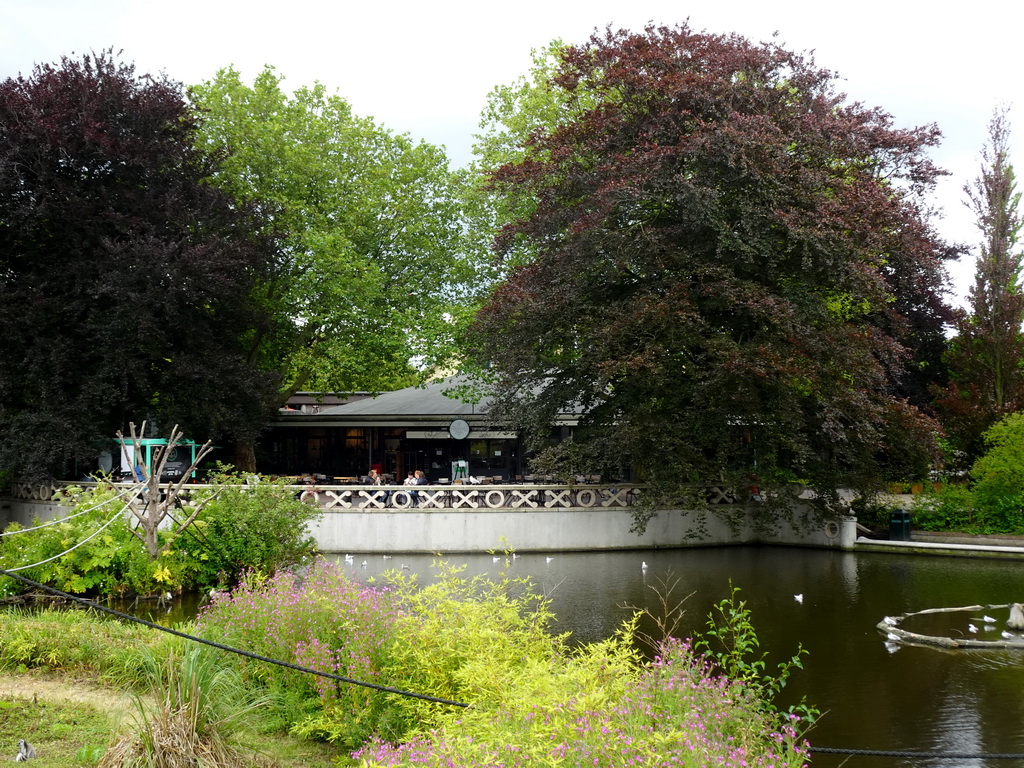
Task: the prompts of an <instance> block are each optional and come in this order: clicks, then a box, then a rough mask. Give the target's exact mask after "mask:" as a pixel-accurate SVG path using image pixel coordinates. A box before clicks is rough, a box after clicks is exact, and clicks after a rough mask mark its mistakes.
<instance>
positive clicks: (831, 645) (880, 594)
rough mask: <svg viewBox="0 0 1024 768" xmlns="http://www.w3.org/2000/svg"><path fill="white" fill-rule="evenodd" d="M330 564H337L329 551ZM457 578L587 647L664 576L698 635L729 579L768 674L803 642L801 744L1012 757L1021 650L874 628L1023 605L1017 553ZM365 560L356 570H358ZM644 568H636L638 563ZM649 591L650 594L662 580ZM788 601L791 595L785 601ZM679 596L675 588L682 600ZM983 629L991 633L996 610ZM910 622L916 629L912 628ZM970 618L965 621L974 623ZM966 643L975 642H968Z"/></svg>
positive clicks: (945, 623)
mask: <svg viewBox="0 0 1024 768" xmlns="http://www.w3.org/2000/svg"><path fill="white" fill-rule="evenodd" d="M336 559H337V561H338V562H339V563H340V564H342V565H346V564H345V562H344V559H343V557H342V556H340V555H339V556H338V557H337V558H336ZM445 559H446V560H447V561H448V562H449V563H451V564H455V565H460V564H465V565H466V574H467V575H468V576H474V575H477V574H489V575H492V576H501V575H503V574H508V575H510V576H517V577H528V578H530V579H531V580H532V581H533V583H534V584H535V586H536V588H537V589H538V590H539V591H540V592H541V593H542V594H544V595H546V596H548V597H549V598H550V600H551V606H552V609H553V611H554V613H555V615H556V617H557V622H556V625H555V629H556V630H558V631H569V632H571V633H572V638H573V640H574V642H577V643H585V642H591V641H595V640H600V639H603V638H605V637H607V636H609V635H610V634H611V633H612V632H614V631H615V630H616V628H617V627H618V626H619V625H620V624H621V622H622V621H623V620H624V619H626V618H627V617H628V616H630V614H631V610H630V608H629V607H627V606H640V607H646V608H648V609H649V610H652V611H654V610H656V609H657V605H658V602H659V598H658V594H657V592H656V591H655V589H654V588H656V587H658V586H659V583H662V582H675V583H676V586H675V589H674V590H673V593H672V595H673V600H677V599H678V600H681V599H683V598H685V601H684V602H683V608H684V610H685V613H684V616H683V623H682V628H681V632H680V634H683V635H687V636H689V635H692V634H693V633H695V632H701V631H703V630H704V629H705V628H706V625H707V617H708V614H709V612H710V611H711V610H712V609H713V607H714V606H715V605H716V604H717V603H718V602H720V601H721V600H723V599H725V598H727V597H728V596H729V592H730V585H732V586H734V587H736V588H738V589H739V593H738V596H739V598H740V599H742V600H744V601H746V603H747V605H748V607H749V608H750V609H751V611H752V621H753V624H754V626H755V628H756V631H757V634H758V637H759V639H760V641H761V649H762V650H763V651H767V652H768V653H769V668H774V667H775V665H776V664H777V663H778V662H780V661H783V660H786V659H788V658H789V657H791V656H792V655H793V654H794V653H796V651H797V648H798V647H799V646H801V645H802V646H803V647H804V648H805V649H807V651H808V655H807V656H806V657H804V669H803V670H797V671H795V673H794V674H793V676H792V677H791V678H790V682H789V684H788V686H787V688H786V689H785V691H784V692H783V693H784V699H783V702H782V703H783V705H784V706H788V705H789V704H792V703H795V702H798V701H800V699H801V698H804V699H806V701H807V702H808V703H809V704H811V705H813V706H815V707H817V708H818V709H819V710H821V711H822V712H823V713H824V714H823V716H822V718H821V720H820V722H819V724H818V725H817V726H816V727H815V729H814V730H813V731H812V732H811V734H810V739H811V742H812V745H814V746H817V747H832V748H843V749H864V750H880V751H900V752H947V753H949V752H953V753H986V754H993V753H1024V728H1022V727H1021V724H1022V723H1024V696H1022V695H1021V694H1022V690H1024V647H1022V649H1021V650H974V649H971V650H948V649H939V648H926V647H915V646H888V647H887V645H886V642H885V637H884V636H883V635H882V634H881V633H880V632H879V631H878V630H877V629H876V624H878V622H879V621H881V620H882V618H883V617H885V616H897V615H900V614H904V613H911V612H915V611H920V610H924V609H929V608H948V607H960V606H968V605H975V604H985V605H987V604H1005V603H1011V602H1024V560H1022V561H1019V562H1017V561H1007V560H983V559H969V558H948V557H927V556H921V555H891V554H879V553H871V554H865V553H860V554H857V553H852V552H838V551H826V550H818V549H798V548H783V547H722V548H698V549H682V550H646V551H632V552H590V553H583V552H574V553H557V552H556V553H549V554H547V555H545V554H527V555H521V556H518V557H516V558H515V559H506V558H504V557H500V556H498V557H497V559H495V557H492V556H490V555H482V556H481V555H450V556H447V557H446V558H445ZM434 560H435V558H433V557H430V556H424V555H395V557H394V558H393V559H391V558H388V559H385V558H384V557H382V556H381V555H379V554H378V555H362V554H357V553H354V558H353V563H352V564H349V565H346V567H347V568H348V569H349V570H350V571H352V573H353V575H354V576H355V577H356V578H359V579H364V578H369V577H376V576H380V575H382V574H384V573H385V572H386V571H388V570H391V569H401V566H402V565H407V566H409V572H411V573H416V574H417V575H419V576H420V577H421V578H425V579H429V578H430V577H431V575H432V574H433V573H434V572H435V570H434V568H433V566H432V564H433V562H434ZM363 563H365V565H364V564H363ZM643 563H646V564H647V568H646V569H644V568H643V567H642V565H643ZM661 591H664V589H662V590H661ZM798 594H799V595H802V601H797V600H796V599H795V597H794V596H795V595H798ZM687 596H688V597H687ZM194 611H195V604H194V603H193V604H191V605H189V604H186V605H181V603H180V602H176V603H174V604H162V603H161V604H149V605H141V604H140V605H137V606H136V607H135V608H134V609H133V612H135V613H138V614H140V615H142V616H144V617H145V618H152V619H155V620H157V621H160V622H161V623H170V622H172V621H176V620H180V619H182V618H188V617H189V616H190V615H194ZM984 613H988V614H991V615H992V616H993V617H994V618H996V619H997V620H998V626H996V627H994V628H993V629H989V630H986V629H985V627H984V625H979V626H978V629H979V635H984V634H985V633H986V632H987V633H988V634H989V635H991V636H992V637H993V639H997V638H998V635H999V631H1000V630H1002V629H1005V620H1006V617H1007V615H1008V611H1007V610H1002V611H992V610H989V611H985V612H984ZM978 617H979V616H976V614H975V613H973V612H957V613H952V614H940V615H938V616H928V617H926V618H922V617H918V618H915V619H913V620H908V624H907V628H908V629H913V630H914V631H927V632H930V633H935V634H942V635H946V636H949V637H960V636H968V634H969V629H968V624H969V623H971V619H974V618H978ZM910 622H914V623H910ZM975 623H977V622H975ZM976 636H977V635H976ZM813 765H814V766H815V768H818V767H820V766H825V767H826V768H829V767H831V766H840V765H845V766H849V768H883V766H886V767H889V766H906V767H907V768H911V767H913V768H921V767H922V766H960V767H966V768H979V767H980V766H988V765H991V766H1002V767H1010V766H1024V761H1015V760H1005V759H1001V760H995V759H992V760H988V761H984V760H980V759H958V760H938V759H929V758H896V757H882V756H877V757H876V756H869V757H865V756H856V757H848V756H835V755H827V754H818V755H815V756H814V760H813Z"/></svg>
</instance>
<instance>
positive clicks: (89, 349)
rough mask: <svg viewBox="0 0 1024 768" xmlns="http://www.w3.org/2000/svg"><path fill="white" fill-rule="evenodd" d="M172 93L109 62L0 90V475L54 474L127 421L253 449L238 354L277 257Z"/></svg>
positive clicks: (39, 73) (259, 404) (259, 380)
mask: <svg viewBox="0 0 1024 768" xmlns="http://www.w3.org/2000/svg"><path fill="white" fill-rule="evenodd" d="M195 131H196V125H195V122H194V120H193V119H192V117H191V115H190V112H189V110H188V108H187V105H186V104H185V101H184V98H183V94H182V90H181V87H180V85H179V84H177V83H174V82H171V81H169V80H167V79H166V78H152V77H148V76H146V77H144V76H139V75H137V74H136V73H135V70H134V67H132V66H130V65H128V64H123V63H119V62H118V61H117V60H116V57H115V56H114V55H113V53H112V52H103V53H101V54H98V55H86V56H84V57H82V58H81V59H79V60H72V59H68V58H66V57H65V58H64V59H62V61H61V62H60V64H59V65H42V66H38V67H36V69H35V70H34V71H33V73H32V74H31V76H29V77H18V78H10V79H7V80H5V81H4V82H3V83H0V334H2V335H3V339H4V341H3V344H2V345H0V467H4V468H7V469H17V470H23V471H39V472H42V471H46V470H53V471H58V470H59V466H60V462H62V461H63V460H65V459H67V458H75V457H81V458H86V457H91V456H95V455H96V453H97V452H98V449H97V443H98V442H99V441H102V440H106V441H110V440H112V439H113V435H114V432H115V431H116V430H117V429H119V428H121V427H122V426H123V425H124V424H125V423H126V422H127V421H128V420H129V419H131V418H138V419H140V420H141V419H142V418H145V417H147V416H149V417H151V418H154V419H156V420H158V421H161V422H164V423H167V424H173V423H179V424H181V425H182V427H183V428H184V429H186V430H187V431H189V432H190V433H191V434H199V435H203V436H209V437H217V436H223V435H225V434H226V435H231V436H236V437H238V436H248V435H251V434H254V432H255V430H257V429H258V428H259V426H261V425H262V423H263V421H264V420H265V417H266V408H267V405H268V403H269V402H270V396H271V395H272V393H273V389H274V387H273V382H272V381H271V380H270V378H269V377H268V376H266V375H264V374H261V373H259V372H258V371H256V370H255V369H253V368H252V367H251V366H249V365H247V364H246V361H245V359H244V356H243V354H242V349H241V346H240V345H239V343H238V341H239V339H241V338H242V337H243V336H244V335H245V334H246V333H248V332H250V331H251V329H253V328H256V327H258V326H259V324H260V323H261V317H262V316H261V314H260V313H259V311H258V309H257V308H256V307H255V306H254V305H253V304H252V302H251V298H250V297H251V295H252V288H253V285H254V284H255V282H256V280H257V279H258V278H259V276H260V274H261V272H262V271H263V269H264V267H265V265H267V264H269V263H270V261H271V257H272V254H273V248H274V246H273V243H272V242H269V241H267V240H264V239H262V238H259V237H255V236H250V235H249V234H248V233H251V232H253V231H254V230H255V229H256V227H255V226H254V225H253V224H252V217H251V216H250V215H249V214H248V213H247V212H246V211H245V210H243V209H241V208H239V207H238V206H237V205H235V204H234V203H233V201H231V200H230V199H229V198H227V197H226V196H225V195H224V194H223V193H222V192H220V191H218V190H216V189H214V188H213V187H212V186H211V185H209V184H208V183H207V180H208V179H209V177H210V175H211V173H213V172H214V171H215V170H216V164H215V162H214V161H213V160H212V159H211V158H210V157H209V156H208V155H206V154H204V153H202V152H199V151H197V150H196V149H195V148H194V145H193V138H194V136H195Z"/></svg>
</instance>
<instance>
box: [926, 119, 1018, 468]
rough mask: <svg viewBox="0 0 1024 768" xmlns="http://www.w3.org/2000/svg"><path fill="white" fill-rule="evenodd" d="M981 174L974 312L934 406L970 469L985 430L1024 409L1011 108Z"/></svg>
mask: <svg viewBox="0 0 1024 768" xmlns="http://www.w3.org/2000/svg"><path fill="white" fill-rule="evenodd" d="M981 161H982V163H981V165H982V167H981V173H980V174H979V176H978V177H977V178H976V179H975V180H974V182H973V183H971V184H967V185H965V186H964V192H965V194H966V195H967V205H968V207H969V208H970V209H971V211H972V212H973V213H974V215H975V217H976V222H977V226H978V229H979V230H980V232H981V235H982V242H981V244H980V246H979V252H978V256H977V262H976V264H977V266H976V269H975V275H974V285H973V286H972V287H971V290H970V292H969V294H968V302H969V311H967V312H960V313H959V315H958V317H957V323H956V327H957V336H956V338H955V339H954V340H953V341H952V343H951V344H950V348H949V353H948V356H947V360H948V363H949V366H950V369H951V373H952V381H951V382H950V384H949V386H948V387H947V388H946V389H945V390H942V391H939V392H938V394H937V397H936V406H937V408H938V410H939V412H940V414H941V415H942V421H943V426H944V427H945V428H946V431H947V432H948V433H949V435H950V437H951V438H952V443H953V446H954V447H955V448H956V449H957V450H958V452H959V458H957V457H951V459H952V462H953V465H954V466H960V467H963V466H969V464H970V462H972V461H973V460H974V459H976V458H978V457H979V456H980V455H981V453H982V451H983V450H984V438H983V435H984V433H985V431H986V430H987V429H988V428H989V427H991V426H992V425H993V424H995V423H996V422H997V421H998V420H999V419H1001V418H1002V417H1003V416H1005V415H1006V414H1008V413H1013V412H1014V411H1017V410H1019V409H1020V408H1021V407H1024V367H1022V366H1024V333H1022V332H1021V325H1022V323H1024V293H1022V291H1021V258H1022V256H1024V253H1022V252H1021V250H1020V249H1019V246H1018V237H1019V235H1020V230H1021V224H1022V221H1021V217H1020V213H1019V212H1018V205H1019V203H1020V194H1021V193H1020V192H1018V191H1017V179H1016V175H1015V174H1014V171H1013V164H1012V163H1011V162H1010V124H1009V117H1008V113H1007V110H1006V109H998V110H996V111H995V112H994V113H993V116H992V120H991V121H990V122H989V136H988V145H987V146H986V147H985V148H983V150H982V153H981Z"/></svg>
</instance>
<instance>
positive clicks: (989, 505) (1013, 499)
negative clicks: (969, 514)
mask: <svg viewBox="0 0 1024 768" xmlns="http://www.w3.org/2000/svg"><path fill="white" fill-rule="evenodd" d="M985 444H986V446H987V450H986V452H985V454H984V455H983V456H982V457H981V458H979V459H978V460H977V461H975V462H974V466H973V467H971V481H972V483H973V486H972V490H973V491H974V504H975V509H976V512H977V516H978V522H979V524H980V525H981V526H983V527H984V528H985V529H986V530H988V531H991V532H997V533H1016V532H1020V531H1024V413H1013V414H1010V415H1009V416H1007V417H1006V418H1005V419H1003V420H1002V421H1000V422H997V423H996V424H994V425H993V426H992V427H991V428H990V429H989V430H988V431H987V432H986V433H985Z"/></svg>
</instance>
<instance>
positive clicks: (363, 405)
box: [319, 378, 489, 418]
mask: <svg viewBox="0 0 1024 768" xmlns="http://www.w3.org/2000/svg"><path fill="white" fill-rule="evenodd" d="M462 383H463V380H461V379H457V378H448V379H443V380H441V381H435V382H431V383H429V384H427V385H425V386H423V387H407V388H405V389H399V390H396V391H394V392H383V393H381V394H379V395H377V396H376V397H367V398H363V399H361V400H355V401H353V402H349V403H343V404H341V405H335V406H331V407H328V408H321V409H320V414H319V415H320V416H321V417H324V416H335V417H341V418H345V417H348V416H360V417H366V416H381V417H384V416H388V417H401V416H470V415H481V414H484V413H486V412H487V406H488V403H489V399H488V398H484V399H483V400H481V401H480V402H479V403H475V404H474V403H464V402H462V401H461V400H459V399H458V398H456V397H449V396H448V395H446V394H444V392H445V390H450V389H451V388H452V387H456V386H458V385H459V384H462Z"/></svg>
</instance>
